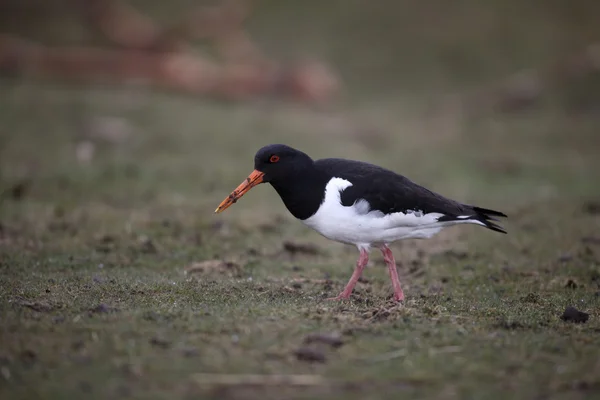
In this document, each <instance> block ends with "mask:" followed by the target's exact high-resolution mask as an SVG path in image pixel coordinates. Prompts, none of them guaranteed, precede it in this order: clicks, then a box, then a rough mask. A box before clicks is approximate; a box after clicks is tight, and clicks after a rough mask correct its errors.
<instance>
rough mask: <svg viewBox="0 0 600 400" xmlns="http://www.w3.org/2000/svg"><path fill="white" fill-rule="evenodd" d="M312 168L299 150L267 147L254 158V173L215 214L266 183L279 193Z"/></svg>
mask: <svg viewBox="0 0 600 400" xmlns="http://www.w3.org/2000/svg"><path fill="white" fill-rule="evenodd" d="M312 166H313V160H312V159H311V158H310V157H309V156H308V155H306V154H304V153H303V152H301V151H299V150H296V149H293V148H291V147H289V146H286V145H284V144H271V145H268V146H265V147H263V148H262V149H260V150H259V151H258V152H257V153H256V155H255V156H254V171H252V173H251V174H250V175H249V176H248V177H247V178H246V179H245V180H244V181H243V182H242V183H240V185H239V186H238V187H237V188H235V189H234V190H233V192H231V194H230V195H229V196H227V197H226V198H225V200H223V201H222V202H221V204H219V206H218V207H217V209H216V210H215V212H221V211H223V210H225V209H227V208H228V207H230V206H231V205H232V204H234V203H235V202H236V201H238V200H239V199H240V198H241V197H242V196H243V195H244V194H246V193H247V192H248V191H249V190H250V189H252V188H253V187H254V186H256V185H259V184H261V183H264V182H270V183H271V185H273V186H274V187H275V189H276V190H278V191H279V190H280V189H281V188H283V187H286V186H288V185H289V182H291V181H294V180H297V178H298V177H300V176H301V175H302V174H305V175H306V173H307V172H308V171H310V168H311V167H312ZM278 188H279V189H278ZM280 194H281V193H280Z"/></svg>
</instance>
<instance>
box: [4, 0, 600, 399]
mask: <svg viewBox="0 0 600 400" xmlns="http://www.w3.org/2000/svg"><path fill="white" fill-rule="evenodd" d="M467 3H469V2H465V7H466V6H468V5H469V4H467ZM352 4H353V6H352V7H354V10H358V9H359V8H358V6H357V4H358V3H356V4H355V3H352ZM265 7H266V6H265ZM269 7H270V8H269ZM269 7H266V8H265V10H263V11H262V14H260V13H259V16H258V17H257V19H256V20H255V21H254V22H253V23H254V24H255V25H254V29H255V30H256V34H257V35H259V37H262V38H264V41H265V43H266V45H267V46H270V49H271V50H272V51H273V52H274V53H276V54H277V53H278V52H279V51H280V50H281V53H282V54H285V51H283V50H282V49H279V48H278V47H277V46H283V45H282V43H289V42H291V43H297V45H298V48H299V49H310V48H311V43H314V38H313V37H312V36H318V33H319V32H325V33H329V36H326V37H327V38H328V40H324V41H322V42H318V43H317V44H315V45H314V46H315V47H314V48H316V51H317V52H320V53H321V55H322V56H324V57H327V58H328V59H330V60H333V61H334V62H335V65H336V67H337V68H339V69H340V70H341V73H342V75H343V76H344V77H346V78H352V79H350V81H349V82H347V85H348V87H349V88H348V97H347V100H346V102H345V103H344V104H343V105H342V107H341V109H340V110H338V111H329V112H317V111H310V110H306V109H304V108H301V107H298V106H294V105H285V104H273V103H256V104H220V103H213V102H210V101H207V100H198V99H191V98H186V97H181V96H177V95H174V94H168V93H157V92H148V91H144V90H141V89H133V88H98V87H96V88H90V87H87V88H74V87H67V86H63V85H60V84H52V83H42V82H29V81H24V80H18V79H11V80H8V79H5V80H3V81H2V82H0V85H1V91H0V121H1V123H0V149H1V150H0V171H1V174H0V178H1V180H0V192H1V193H2V199H1V200H0V201H1V203H0V299H1V301H0V315H1V316H2V324H1V326H0V373H1V376H0V396H1V397H2V398H14V399H17V398H73V397H83V396H85V397H87V398H107V397H114V398H199V397H200V398H251V399H254V398H277V399H281V398H310V399H313V398H345V399H354V398H356V399H368V398H390V399H391V398H398V396H400V397H418V398H444V399H446V398H447V399H451V398H490V399H494V398H498V399H502V398H508V397H510V398H523V399H531V398H550V399H562V398H565V399H566V398H569V399H573V398H586V399H588V398H600V396H599V394H598V393H600V380H599V379H598V376H600V364H599V362H598V360H600V350H599V349H598V342H597V337H598V332H599V331H600V311H599V310H600V307H599V306H600V244H599V243H600V237H599V236H598V232H599V229H600V211H599V209H600V205H599V203H600V186H598V184H597V177H598V173H597V171H598V169H599V168H600V158H599V157H598V150H599V149H600V147H599V146H600V139H598V135H597V128H598V123H599V119H598V114H597V113H595V112H591V111H589V110H583V111H577V110H573V109H572V108H568V107H566V106H565V104H567V103H568V101H569V97H568V94H565V93H562V92H561V93H554V94H553V95H554V96H555V97H554V98H552V99H549V100H548V101H545V102H543V103H542V104H541V105H540V106H539V107H537V108H535V109H531V110H527V111H524V112H521V113H517V114H487V115H483V116H480V117H477V118H460V117H459V116H455V115H450V118H449V119H443V120H439V121H438V120H435V119H430V118H424V117H423V115H426V114H425V113H424V111H423V110H424V108H425V106H426V104H425V103H427V102H428V99H429V98H430V97H431V96H434V95H435V93H437V92H438V91H444V90H445V89H446V88H448V87H453V88H455V87H460V84H459V83H458V81H459V80H461V79H463V77H461V76H447V75H444V74H445V73H447V72H448V71H452V70H453V69H452V68H456V71H462V70H463V69H462V67H460V64H456V65H455V64H452V63H454V62H456V61H439V62H437V63H433V64H432V63H430V62H428V59H427V57H430V56H431V55H432V54H434V53H435V52H436V49H437V48H438V47H436V46H439V47H440V48H447V47H448V46H451V45H452V46H459V44H460V43H463V46H464V49H470V48H473V49H474V54H478V55H480V57H481V60H482V61H481V62H482V63H483V61H486V60H489V57H491V55H490V53H494V52H493V51H491V50H489V49H488V50H487V51H488V52H489V53H480V52H477V51H476V50H477V49H479V47H476V46H479V44H477V43H471V42H465V41H466V40H467V39H466V37H467V36H468V35H466V33H465V32H463V31H461V30H453V29H450V30H449V31H448V32H454V34H453V35H454V36H453V35H449V36H448V37H447V38H446V39H445V40H446V42H443V43H444V46H445V47H444V46H442V45H440V44H439V43H440V41H441V40H442V39H441V38H440V37H441V36H440V37H438V36H436V35H434V34H433V33H432V34H431V35H430V36H425V35H424V34H423V33H422V34H423V35H424V36H423V37H427V38H429V39H428V40H429V41H425V42H423V46H424V48H423V49H421V50H419V51H420V52H419V53H414V54H416V55H417V56H421V57H424V58H421V59H420V61H419V60H411V62H412V63H414V65H417V64H419V63H420V64H421V65H436V68H440V71H442V70H443V71H445V72H444V74H441V75H439V74H438V72H439V71H437V70H428V69H424V70H423V71H420V72H419V71H416V68H415V69H411V68H413V67H412V66H411V64H409V65H405V66H404V67H403V69H402V72H401V78H399V80H400V81H401V82H408V81H411V78H412V81H411V83H412V84H414V83H416V82H423V88H422V89H421V91H418V90H417V89H416V88H415V87H410V86H409V87H408V88H407V89H406V90H405V91H398V92H397V93H392V92H393V90H392V89H393V88H396V89H398V86H400V84H399V83H398V82H396V81H394V83H392V84H391V88H386V87H385V84H384V81H385V80H386V79H389V74H391V73H392V72H391V69H392V68H391V67H390V66H389V65H387V66H385V68H388V69H390V70H389V71H388V70H387V69H385V68H384V67H382V68H383V69H382V70H381V71H384V70H385V71H387V72H386V73H384V74H378V72H377V71H378V70H377V68H375V67H374V66H369V64H368V63H367V62H366V61H364V62H363V63H361V62H359V61H360V60H359V59H358V58H357V57H354V58H350V55H349V54H348V52H347V51H348V50H345V49H352V48H353V47H352V46H351V45H352V44H354V41H353V40H354V39H353V36H352V35H351V34H350V33H348V35H349V36H344V37H335V36H334V35H333V34H332V32H331V31H333V30H334V28H335V30H336V31H338V32H346V31H345V30H344V29H349V27H348V24H349V22H348V21H355V20H356V19H357V18H358V17H357V15H355V14H352V12H351V11H346V13H347V14H343V15H342V16H340V17H337V19H335V18H334V19H332V21H335V23H332V26H333V27H332V26H329V25H327V24H325V22H326V21H327V19H326V18H325V16H320V17H319V18H318V19H317V20H316V21H312V20H311V19H310V16H311V14H310V13H309V12H308V11H307V10H309V9H310V8H307V10H304V9H303V11H302V12H301V13H300V14H299V15H300V16H299V20H296V21H295V22H290V24H291V25H290V26H289V27H287V28H285V29H283V28H282V27H281V26H279V25H280V22H277V21H281V19H282V18H284V17H285V15H287V14H286V12H287V13H290V12H292V11H289V10H290V9H287V8H285V7H282V8H278V7H276V6H274V5H270V6H269ZM326 11H327V10H325V11H323V12H324V13H325V12H326ZM417 11H418V10H416V11H415V10H412V11H411V12H413V13H416V12H417ZM421 11H422V10H421ZM522 11H523V14H524V15H526V10H522ZM473 12H475V11H473ZM547 12H548V13H550V11H547ZM370 13H373V14H377V11H376V10H371V11H370ZM261 15H262V17H261ZM484 15H487V14H484ZM500 15H504V14H500ZM507 15H508V14H507ZM276 17H277V18H276ZM261 18H262V19H261ZM370 18H375V16H373V15H370ZM404 18H406V20H407V21H409V20H410V18H409V17H408V16H406V17H404ZM545 18H547V19H540V20H536V21H534V22H532V24H533V25H532V26H534V27H544V26H546V25H545V23H544V21H548V20H550V21H553V20H552V19H551V18H549V17H548V16H545ZM321 20H322V21H324V22H320V21H321ZM269 21H271V22H269ZM307 21H311V23H313V24H314V26H316V28H315V29H316V31H311V33H310V35H308V37H307V38H294V37H291V36H294V35H291V32H293V27H298V26H302V24H303V23H304V24H308V22H307ZM452 21H455V22H454V23H455V24H456V27H458V26H462V25H461V19H460V18H458V17H456V16H455V18H454V19H451V20H450V22H448V24H449V25H450V27H451V28H452V27H453V25H452ZM363 23H364V24H366V25H368V24H367V23H366V22H363ZM546 23H547V22H546ZM386 24H387V25H386V26H388V25H390V26H388V29H392V27H391V26H392V25H393V24H391V22H389V23H386ZM550 25H551V26H553V25H552V24H550ZM269 29H271V30H273V31H277V30H278V29H283V31H282V32H283V33H282V36H283V38H285V39H286V42H281V43H278V42H277V41H275V40H274V38H273V37H269V36H268V35H267V33H268V32H269ZM286 29H287V30H286ZM319 29H320V30H319ZM378 29H379V28H377V27H373V28H372V30H371V31H369V33H368V35H373V37H374V38H377V37H385V38H387V40H390V39H389V37H388V35H387V34H385V35H384V33H385V32H380V31H379V30H378ZM397 29H400V28H397ZM404 29H405V31H406V32H409V33H415V32H418V28H417V27H416V26H413V25H411V24H408V25H407V26H406V27H405V28H404ZM539 29H542V28H539ZM542 31H543V29H542ZM565 32H566V33H565V35H567V33H568V32H570V31H569V30H566V31H565ZM577 32H578V33H577V34H576V35H574V36H575V37H576V38H577V37H579V36H578V35H583V36H585V35H587V33H585V35H584V34H583V33H581V32H587V31H585V29H583V28H582V30H581V31H577ZM346 33H347V32H346ZM261 35H262V36H261ZM296 36H297V35H296ZM509 36H510V35H509ZM537 37H538V36H537V34H536V35H533V34H532V37H531V40H532V41H533V42H534V43H533V44H531V43H525V44H522V46H524V48H519V49H515V54H513V56H512V57H510V58H508V59H507V60H506V63H507V65H508V64H510V63H511V62H512V63H514V64H525V61H528V62H531V63H532V64H535V63H536V62H538V61H540V60H544V59H545V58H546V57H548V54H559V53H560V50H559V49H551V48H546V49H545V50H544V49H541V50H540V49H538V53H535V52H533V53H529V54H528V53H527V51H526V50H527V48H525V46H530V45H532V46H533V45H535V44H536V43H537V42H535V40H537V39H536V38H537ZM576 38H575V39H576ZM575 39H574V38H573V37H570V40H571V41H569V40H567V39H565V41H564V42H565V43H572V41H574V40H575ZM294 40H296V42H294ZM473 41H475V39H473ZM542 42H543V43H546V42H545V41H542V40H541V39H540V43H542ZM400 43H404V42H402V41H401V42H400ZM448 43H450V44H448ZM364 46H366V45H365V44H361V43H356V44H355V47H354V49H358V50H357V51H363V53H364V52H366V50H365V48H364ZM386 46H387V47H385V46H384V47H382V49H381V53H377V54H378V56H379V57H380V58H375V61H373V63H375V64H373V65H383V64H385V54H383V53H385V49H386V48H387V49H389V48H391V47H390V45H386ZM402 46H404V47H402ZM402 46H400V47H401V48H404V49H411V48H412V47H407V46H408V44H406V43H404V44H403V45H402ZM288 49H289V47H288ZM361 49H362V50H361ZM428 49H429V51H428ZM517 50H518V51H517ZM542 50H544V51H542ZM369 51H370V52H376V50H374V49H370V50H369ZM465 51H466V50H465ZM364 54H371V53H369V52H366V53H364ZM481 54H483V55H481ZM486 54H487V56H486ZM526 56H528V57H530V59H529V60H528V59H527V58H526ZM390 57H391V56H390ZM394 57H395V58H394V60H397V56H394ZM486 57H488V58H486ZM519 57H523V58H522V59H521V58H519ZM536 57H537V58H536ZM350 59H351V60H352V63H350V64H346V63H344V62H343V61H344V60H350ZM429 61H430V60H429ZM445 62H446V64H444V63H445ZM486 62H487V61H486ZM447 63H450V64H447ZM440 65H441V66H446V67H448V68H443V67H440ZM451 65H454V67H452V68H450V67H449V66H451ZM479 65H481V67H480V68H479V69H478V71H479V73H480V74H481V75H485V74H488V75H489V76H493V75H494V74H495V73H497V72H498V71H501V70H502V69H503V68H507V67H506V66H501V65H497V66H496V67H497V68H499V69H498V70H496V71H495V72H494V70H493V68H488V67H487V66H486V65H484V64H479ZM369 68H370V69H369ZM364 71H372V74H371V75H364V74H363V73H364ZM436 71H437V72H436ZM475 75H476V74H475ZM481 75H480V76H479V78H478V79H480V80H481V81H485V80H487V78H486V77H483V76H481ZM358 76H360V82H357V80H358ZM370 76H373V80H372V83H369V82H370ZM470 76H471V75H470ZM489 76H488V77H489ZM429 77H434V79H433V81H434V82H437V83H436V84H435V85H434V84H432V83H431V81H430V80H428V79H429ZM427 84H429V85H431V86H430V87H429V86H427ZM463 84H464V85H465V86H469V85H470V84H472V82H463ZM394 85H398V86H394ZM363 88H364V90H363ZM413 96H414V97H413ZM593 100H594V98H593V97H592V101H593ZM595 101H596V103H592V105H593V104H595V107H597V105H598V103H597V99H596V100H595ZM111 138H112V139H111ZM82 142H86V143H91V144H92V145H93V146H94V149H95V153H94V155H93V157H92V158H91V160H89V161H85V157H84V158H83V159H82V158H78V157H77V154H78V151H79V153H81V151H82V150H81V143H82ZM272 142H283V143H287V144H290V145H292V146H296V147H299V148H302V149H304V150H306V151H307V152H308V153H309V154H311V155H313V156H314V157H315V158H319V157H327V156H336V157H346V158H355V159H362V160H365V161H370V162H374V163H377V164H380V165H383V166H386V167H388V168H391V169H394V170H397V171H399V172H402V173H404V174H405V175H407V176H409V177H410V178H412V179H413V180H415V181H417V182H419V183H422V184H424V185H426V186H428V187H430V188H431V189H433V190H435V191H438V192H440V193H443V194H444V195H447V196H449V197H453V198H456V199H457V200H461V201H464V202H468V203H475V204H478V205H481V206H483V207H489V208H493V209H499V210H501V211H504V212H506V213H507V214H508V215H509V219H508V220H507V221H506V223H505V226H506V228H507V230H508V232H509V234H508V235H500V234H496V233H494V232H490V231H487V230H484V229H482V228H480V227H476V226H463V227H454V228H451V229H449V230H447V231H445V232H443V233H442V234H440V235H439V236H437V237H436V238H434V239H431V240H428V241H408V242H402V243H397V244H395V245H394V246H393V250H394V252H395V254H396V256H397V260H398V263H399V265H400V267H399V273H400V275H401V281H402V282H403V285H404V286H403V287H404V289H405V293H406V295H407V301H406V302H405V304H403V305H395V304H393V303H390V302H389V300H388V299H389V297H390V295H391V285H390V283H389V280H388V277H387V273H386V268H385V266H384V263H383V260H382V257H381V256H380V255H379V254H377V253H375V252H374V253H373V255H372V260H371V264H372V267H373V268H368V269H367V272H366V275H365V280H364V281H363V282H361V283H359V285H358V287H357V290H356V292H355V294H354V296H353V298H352V300H351V301H348V302H343V303H331V302H326V301H324V298H325V297H329V296H332V295H335V294H337V293H338V292H339V291H340V290H341V289H342V288H343V286H344V284H345V283H346V281H347V279H348V278H349V276H350V274H351V270H352V267H353V264H354V262H355V260H356V257H357V255H358V253H357V251H356V250H355V249H352V248H350V247H346V246H343V245H340V244H336V243H332V242H329V241H327V240H326V239H324V238H321V237H320V236H318V235H317V234H316V233H314V232H312V231H310V230H308V228H305V227H304V226H303V225H302V224H301V223H299V222H298V221H295V220H294V219H293V218H292V217H291V216H290V215H289V214H288V213H287V211H286V210H285V208H284V206H283V205H282V204H281V201H280V200H279V198H278V197H277V196H276V195H275V192H274V191H273V190H272V189H271V188H269V187H267V186H261V187H258V188H256V189H254V190H253V191H252V192H251V193H249V194H248V195H246V196H245V197H244V198H243V200H242V201H240V202H239V203H237V204H236V205H235V206H233V207H231V208H230V209H228V210H227V211H226V212H225V213H223V214H219V215H215V214H213V210H214V209H215V207H216V205H217V204H218V203H219V202H220V201H221V200H222V198H224V197H225V196H226V195H227V194H228V193H229V192H230V191H231V189H233V188H234V187H235V186H236V185H237V184H238V183H240V182H241V180H242V179H244V178H245V177H246V176H247V174H248V173H249V172H250V171H251V170H252V157H253V155H254V152H255V151H256V150H257V149H258V148H259V147H260V146H262V145H263V144H266V143H272ZM286 242H290V243H292V244H296V245H304V246H305V249H304V250H302V249H300V250H299V251H290V247H289V246H288V248H287V250H286V247H285V246H284V244H285V243H286ZM207 260H218V261H222V260H224V261H226V262H227V263H222V262H215V263H213V264H211V265H208V266H207V264H204V265H205V267H206V268H205V270H204V271H203V272H194V273H189V274H186V273H185V271H186V268H187V267H189V266H191V265H193V264H195V263H201V262H205V261H207ZM567 306H574V307H576V308H577V309H580V310H582V311H584V312H587V313H589V320H588V321H587V322H586V323H582V324H575V323H569V322H565V321H563V320H561V319H560V317H561V315H562V313H563V312H564V310H565V308H566V307H567ZM314 334H327V335H333V336H334V337H335V340H334V343H331V340H330V339H328V336H326V335H325V336H324V337H322V338H321V342H316V343H306V341H307V337H310V335H314ZM335 335H339V337H337V336H335ZM338 340H341V341H342V344H341V345H339V343H338V342H337V341H338ZM311 360H312V361H311ZM204 374H218V377H215V376H212V375H210V376H208V378H207V376H206V375H204ZM242 374H267V375H275V374H285V375H313V376H316V377H318V380H317V378H314V377H313V378H312V379H313V381H310V382H309V384H308V385H307V386H304V387H300V388H294V387H291V386H284V387H278V386H276V385H272V384H269V383H267V382H263V384H259V385H249V384H242V383H241V382H240V383H239V384H237V385H233V384H226V385H216V384H214V382H215V381H216V380H217V379H218V378H219V377H221V378H222V377H223V376H224V375H226V376H229V375H233V378H237V379H241V377H242ZM207 379H208V381H209V383H207V382H206V380H207ZM210 382H212V384H210Z"/></svg>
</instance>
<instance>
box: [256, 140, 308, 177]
mask: <svg viewBox="0 0 600 400" xmlns="http://www.w3.org/2000/svg"><path fill="white" fill-rule="evenodd" d="M312 165H313V160H312V158H310V157H309V156H308V155H307V154H305V153H303V152H301V151H300V150H296V149H294V148H292V147H289V146H286V145H284V144H270V145H268V146H265V147H263V148H262V149H260V150H258V151H257V152H256V155H255V156H254V169H255V170H257V171H260V172H262V173H263V174H264V176H263V182H272V183H273V182H277V181H279V180H282V179H286V178H291V177H292V176H294V175H296V174H298V173H302V172H303V171H306V170H307V168H309V167H310V166H312Z"/></svg>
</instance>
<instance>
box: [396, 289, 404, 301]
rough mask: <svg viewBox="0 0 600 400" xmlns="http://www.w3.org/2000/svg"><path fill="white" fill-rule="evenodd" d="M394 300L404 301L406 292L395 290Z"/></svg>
mask: <svg viewBox="0 0 600 400" xmlns="http://www.w3.org/2000/svg"><path fill="white" fill-rule="evenodd" d="M394 301H398V302H400V301H404V293H403V292H402V291H400V292H394Z"/></svg>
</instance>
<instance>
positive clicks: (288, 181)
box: [271, 166, 330, 220]
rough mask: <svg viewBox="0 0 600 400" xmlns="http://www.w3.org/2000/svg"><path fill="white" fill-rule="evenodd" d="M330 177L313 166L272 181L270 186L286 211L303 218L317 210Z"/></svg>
mask: <svg viewBox="0 0 600 400" xmlns="http://www.w3.org/2000/svg"><path fill="white" fill-rule="evenodd" d="M329 179H330V177H328V176H327V174H325V173H324V172H322V171H320V170H318V169H317V168H315V167H314V166H311V167H309V168H306V169H304V168H303V170H302V171H301V172H298V173H294V174H292V175H288V176H286V177H285V179H281V180H277V181H272V182H271V186H273V188H274V189H275V190H276V191H277V193H278V194H279V197H281V200H282V201H283V204H285V206H286V208H287V209H288V211H289V212H290V213H291V214H292V215H293V216H294V217H296V218H298V219H300V220H305V219H307V218H309V217H311V216H312V215H313V214H315V213H316V212H317V210H318V209H319V207H320V206H321V203H322V202H323V199H324V198H325V186H326V185H327V182H328V181H329Z"/></svg>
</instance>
